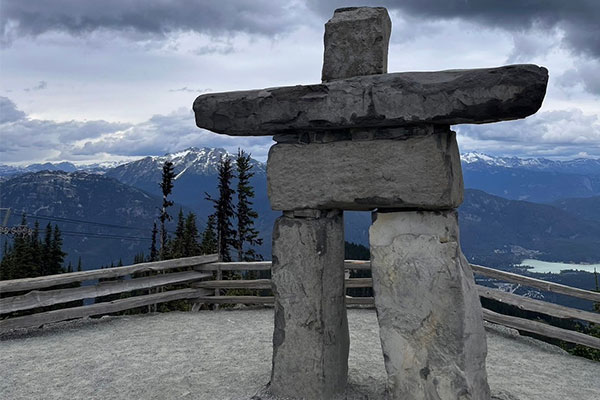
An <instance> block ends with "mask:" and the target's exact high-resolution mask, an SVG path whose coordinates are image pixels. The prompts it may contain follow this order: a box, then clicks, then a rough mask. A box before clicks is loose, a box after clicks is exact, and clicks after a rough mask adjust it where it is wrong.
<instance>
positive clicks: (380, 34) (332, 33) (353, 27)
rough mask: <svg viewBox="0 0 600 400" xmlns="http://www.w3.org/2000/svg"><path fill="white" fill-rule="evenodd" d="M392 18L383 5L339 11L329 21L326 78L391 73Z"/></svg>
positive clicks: (325, 59) (327, 25)
mask: <svg viewBox="0 0 600 400" xmlns="http://www.w3.org/2000/svg"><path fill="white" fill-rule="evenodd" d="M391 32H392V21H391V20H390V16H389V15H388V12H387V10H386V9H385V8H383V7H348V8H339V9H337V10H335V13H334V14H333V18H331V19H330V20H329V21H328V22H327V23H326V24H325V40H324V42H325V52H324V57H323V73H322V80H323V81H330V80H333V79H341V78H350V77H352V76H359V75H373V74H385V73H386V72H387V59H388V44H389V41H390V34H391Z"/></svg>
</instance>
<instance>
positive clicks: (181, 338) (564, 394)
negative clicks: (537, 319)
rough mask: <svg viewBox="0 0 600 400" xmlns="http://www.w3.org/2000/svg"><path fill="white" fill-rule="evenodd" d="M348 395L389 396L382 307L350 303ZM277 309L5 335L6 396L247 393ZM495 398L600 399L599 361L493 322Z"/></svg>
mask: <svg viewBox="0 0 600 400" xmlns="http://www.w3.org/2000/svg"><path fill="white" fill-rule="evenodd" d="M348 319H349V324H350V333H351V343H352V344H351V348H350V360H349V366H350V371H349V391H348V393H349V394H348V399H381V398H383V391H384V384H385V369H384V367H383V358H382V355H381V349H380V344H379V338H378V328H377V320H376V316H375V312H374V311H373V310H364V309H362V310H361V309H353V310H348ZM272 330H273V311H272V309H248V310H233V311H226V310H223V311H201V312H198V313H178V312H173V313H166V314H153V315H143V316H131V317H104V318H101V319H86V320H79V321H73V322H66V323H60V324H54V325H53V326H49V327H45V328H43V329H35V330H30V331H15V332H12V333H8V334H3V335H0V341H1V343H0V363H1V364H0V365H1V370H0V399H44V400H50V399H161V400H164V399H202V400H221V399H223V400H224V399H244V400H248V399H249V398H251V397H252V396H254V395H257V394H258V395H259V396H257V398H258V397H260V398H263V399H265V398H267V396H264V395H263V394H262V390H263V385H264V384H265V383H266V382H268V380H269V375H270V369H271V335H272ZM487 332H488V347H489V354H488V362H487V363H488V374H489V381H490V386H491V388H492V392H493V394H494V396H495V398H496V399H502V400H514V399H518V400H537V399H539V400H598V399H600V363H595V362H591V361H588V360H585V359H582V358H578V357H572V356H570V355H568V354H566V353H565V352H563V351H562V350H560V349H559V348H557V347H554V346H550V345H547V344H545V343H542V342H539V341H536V340H533V339H531V338H525V337H520V336H518V334H516V333H515V331H512V330H510V329H507V328H503V327H499V326H493V325H487Z"/></svg>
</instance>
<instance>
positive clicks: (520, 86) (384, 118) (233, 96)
mask: <svg viewBox="0 0 600 400" xmlns="http://www.w3.org/2000/svg"><path fill="white" fill-rule="evenodd" d="M547 82H548V71H547V70H546V69H545V68H543V67H538V66H536V65H509V66H503V67H498V68H484V69H471V70H449V71H439V72H403V73H392V74H380V75H367V76H357V77H354V78H347V79H340V80H335V81H331V82H325V83H322V84H315V85H304V86H302V85H298V86H288V87H280V88H271V89H261V90H250V91H238V92H228V93H214V94H204V95H201V96H199V97H198V98H197V99H196V101H195V102H194V107H193V108H194V112H195V115H196V125H197V126H198V127H200V128H205V129H208V130H211V131H213V132H217V133H223V134H228V135H232V136H271V135H274V134H279V133H287V132H294V131H307V130H309V131H312V130H340V129H351V128H375V127H397V126H406V125H415V124H423V123H427V124H443V125H455V124H465V123H466V124H481V123H488V122H497V121H504V120H513V119H519V118H525V117H527V116H529V115H531V114H533V113H535V112H536V111H537V110H538V109H539V108H540V106H541V104H542V100H543V98H544V95H545V93H546V85H547Z"/></svg>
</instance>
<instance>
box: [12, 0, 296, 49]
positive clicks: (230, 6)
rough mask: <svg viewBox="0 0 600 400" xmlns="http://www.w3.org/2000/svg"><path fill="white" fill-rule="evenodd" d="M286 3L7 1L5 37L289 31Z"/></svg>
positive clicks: (231, 0)
mask: <svg viewBox="0 0 600 400" xmlns="http://www.w3.org/2000/svg"><path fill="white" fill-rule="evenodd" d="M285 5H286V4H285V2H279V1H278V2H273V1H268V0H252V1H246V0H227V1H214V0H195V1H189V0H171V1H164V0H102V1H81V0H52V2H48V1H47V0H27V1H23V0H3V1H2V13H1V14H0V31H1V32H2V35H3V37H2V41H3V42H4V43H7V42H10V40H11V39H13V38H14V37H18V36H23V35H32V36H36V35H39V34H42V33H44V32H47V31H52V30H57V31H64V32H68V33H70V34H74V35H78V34H85V33H89V32H92V31H95V30H98V29H108V30H117V31H134V32H139V33H144V34H153V35H164V34H166V33H169V32H171V31H197V32H203V33H210V34H220V33H227V32H250V33H263V34H274V33H278V32H282V31H284V30H286V28H287V27H288V26H289V25H290V24H291V19H292V14H293V13H290V12H289V9H286V8H285V7H284V6H285Z"/></svg>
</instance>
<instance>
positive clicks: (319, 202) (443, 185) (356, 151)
mask: <svg viewBox="0 0 600 400" xmlns="http://www.w3.org/2000/svg"><path fill="white" fill-rule="evenodd" d="M361 133H363V134H364V136H366V137H367V139H369V135H368V133H369V132H357V133H355V135H354V136H355V137H360V136H361V135H360V134H361ZM385 133H386V132H382V134H385ZM387 133H390V132H387ZM267 189H268V194H269V200H270V202H271V207H272V208H273V209H274V210H294V209H302V208H316V209H331V208H335V209H343V210H373V209H375V208H402V209H431V210H437V209H450V208H456V207H458V206H459V205H460V204H461V202H462V200H463V180H462V171H461V166H460V157H459V153H458V146H457V144H456V137H455V134H454V132H452V131H450V130H449V129H448V128H446V129H445V131H443V132H439V131H438V132H433V127H430V133H425V134H417V135H410V134H407V136H405V137H402V136H401V135H400V136H399V137H398V138H396V139H394V140H390V139H380V140H377V139H375V140H345V141H336V142H331V143H308V144H291V143H279V144H276V145H274V146H273V147H271V149H270V151H269V160H268V162H267Z"/></svg>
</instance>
